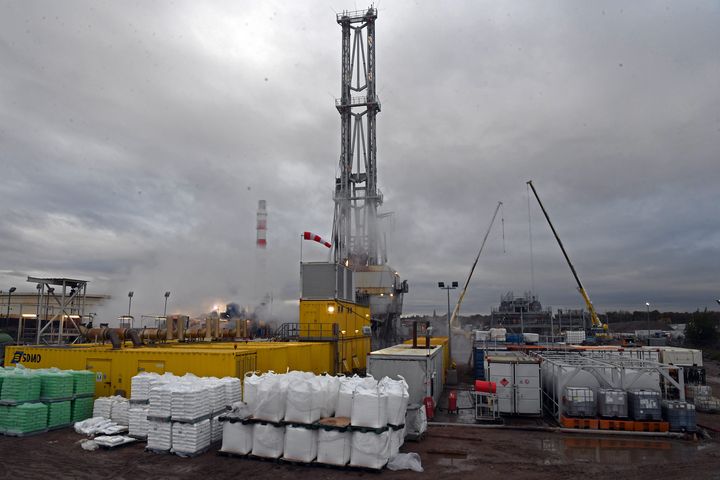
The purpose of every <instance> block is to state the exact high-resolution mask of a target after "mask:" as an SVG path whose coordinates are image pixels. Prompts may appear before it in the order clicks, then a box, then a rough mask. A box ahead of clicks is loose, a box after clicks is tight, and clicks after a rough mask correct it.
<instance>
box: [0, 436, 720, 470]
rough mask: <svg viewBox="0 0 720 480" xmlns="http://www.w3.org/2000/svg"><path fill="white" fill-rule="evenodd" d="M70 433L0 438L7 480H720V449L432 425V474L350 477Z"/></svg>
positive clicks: (427, 457) (705, 444) (427, 450)
mask: <svg viewBox="0 0 720 480" xmlns="http://www.w3.org/2000/svg"><path fill="white" fill-rule="evenodd" d="M82 439H83V437H82V436H80V435H78V434H76V433H75V432H73V431H72V430H70V429H66V430H61V431H55V432H50V433H46V434H43V435H38V436H34V437H28V438H11V437H0V478H12V479H17V478H23V479H36V478H37V479H44V478H78V479H93V480H97V479H133V480H137V479H142V478H153V479H170V478H172V479H199V478H203V477H206V478H213V479H215V478H217V479H225V478H227V479H230V478H232V479H237V478H254V479H255V478H257V479H273V480H281V479H291V478H292V479H295V478H299V477H301V476H308V475H309V476H312V477H313V478H314V479H316V480H320V479H326V478H341V477H347V478H380V477H382V478H388V479H391V478H392V479H395V478H397V479H411V478H419V477H423V478H451V477H452V478H482V479H483V480H485V479H505V480H507V479H516V478H517V479H521V478H522V479H526V478H538V479H559V478H571V477H574V478H593V479H595V478H608V479H609V478H612V479H614V480H618V479H622V478H628V479H653V480H655V479H659V478H683V479H719V478H720V443H717V442H716V441H689V440H667V439H655V438H653V439H651V438H641V439H630V438H626V437H600V436H587V435H580V434H560V433H549V432H527V431H515V430H513V431H510V430H502V431H501V430H488V429H481V428H475V427H463V426H453V427H438V426H436V427H431V428H430V429H429V430H428V435H427V437H426V438H425V439H424V440H423V441H421V442H419V443H407V444H406V445H405V446H404V447H403V449H402V450H403V451H406V452H410V451H412V452H417V453H419V454H420V456H421V458H422V462H423V466H424V468H425V472H424V473H415V472H411V471H402V472H392V471H388V470H385V471H383V472H381V473H372V472H358V471H342V470H336V469H329V468H322V467H306V466H294V465H282V464H278V463H273V462H263V461H257V460H248V459H240V458H226V457H221V456H218V454H217V451H216V449H213V451H209V452H207V453H205V454H203V455H200V456H198V457H195V458H180V457H177V456H173V455H157V454H152V453H146V452H144V451H143V444H135V445H131V446H126V447H121V448H118V449H116V450H109V451H108V450H97V451H93V452H88V451H85V450H83V449H82V448H81V447H80V444H79V442H80V441H81V440H82Z"/></svg>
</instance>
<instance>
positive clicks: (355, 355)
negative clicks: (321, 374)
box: [298, 300, 371, 373]
mask: <svg viewBox="0 0 720 480" xmlns="http://www.w3.org/2000/svg"><path fill="white" fill-rule="evenodd" d="M370 335H371V330H370V309H369V308H368V307H366V306H363V305H359V304H357V303H352V302H347V301H343V300H300V322H299V326H298V336H299V337H300V338H301V339H303V340H308V341H312V340H330V341H335V342H337V352H336V371H337V372H341V373H352V372H356V371H364V370H365V365H366V357H367V354H368V353H370Z"/></svg>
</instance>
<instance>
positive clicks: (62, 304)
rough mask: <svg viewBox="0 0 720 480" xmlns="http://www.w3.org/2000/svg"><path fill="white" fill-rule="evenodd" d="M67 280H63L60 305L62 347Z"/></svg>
mask: <svg viewBox="0 0 720 480" xmlns="http://www.w3.org/2000/svg"><path fill="white" fill-rule="evenodd" d="M65 282H66V281H65V280H63V289H62V303H61V304H60V305H61V307H60V328H59V329H58V345H60V344H61V343H62V342H63V332H64V331H65V315H66V313H65V306H66V305H65V293H66V292H65V290H66V288H67V285H65Z"/></svg>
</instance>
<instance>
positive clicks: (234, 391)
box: [220, 377, 242, 407]
mask: <svg viewBox="0 0 720 480" xmlns="http://www.w3.org/2000/svg"><path fill="white" fill-rule="evenodd" d="M220 382H221V383H222V384H223V385H224V386H225V406H227V407H229V406H231V405H232V404H233V403H237V402H241V401H242V382H241V381H240V379H239V378H235V377H223V378H221V379H220Z"/></svg>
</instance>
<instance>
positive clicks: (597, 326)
mask: <svg viewBox="0 0 720 480" xmlns="http://www.w3.org/2000/svg"><path fill="white" fill-rule="evenodd" d="M527 184H528V185H529V186H530V188H531V189H532V191H533V194H534V195H535V198H536V199H537V201H538V204H539V205H540V209H541V210H542V212H543V214H544V215H545V219H546V220H547V222H548V225H550V230H552V232H553V235H555V240H557V242H558V245H560V250H562V253H563V255H564V256H565V260H566V261H567V264H568V266H569V267H570V271H571V272H572V274H573V277H575V282H576V283H577V288H578V291H580V295H581V296H582V298H583V300H584V301H585V306H586V307H587V309H588V312H590V320H591V322H592V328H591V329H590V330H591V333H592V334H593V335H603V336H604V335H606V334H607V330H608V326H607V323H602V322H601V321H600V318H599V317H598V315H597V312H595V307H594V306H593V304H592V302H591V301H590V297H589V296H588V293H587V291H586V290H585V287H583V284H582V282H581V281H580V277H578V274H577V272H576V271H575V267H574V266H573V264H572V262H571V261H570V257H569V256H568V254H567V252H566V251H565V247H564V246H563V243H562V241H561V240H560V236H559V235H558V233H557V231H556V230H555V227H554V226H553V224H552V222H551V221H550V216H549V215H548V213H547V211H546V210H545V206H544V205H543V203H542V201H541V200H540V197H539V196H538V193H537V190H535V185H533V183H532V180H528V182H527Z"/></svg>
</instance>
